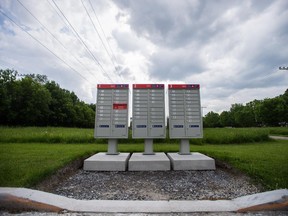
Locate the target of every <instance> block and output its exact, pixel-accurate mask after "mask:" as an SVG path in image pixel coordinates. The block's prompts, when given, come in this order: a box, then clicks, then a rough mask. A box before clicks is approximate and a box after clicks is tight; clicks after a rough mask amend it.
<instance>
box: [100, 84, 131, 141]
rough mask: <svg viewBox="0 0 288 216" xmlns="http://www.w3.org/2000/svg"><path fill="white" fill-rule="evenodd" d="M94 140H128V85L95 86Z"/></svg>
mask: <svg viewBox="0 0 288 216" xmlns="http://www.w3.org/2000/svg"><path fill="white" fill-rule="evenodd" d="M97 89H98V91H97V104H96V115H95V133H94V136H95V138H128V108H129V107H128V105H129V85H128V84H99V85H97Z"/></svg>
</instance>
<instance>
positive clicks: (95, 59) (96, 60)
mask: <svg viewBox="0 0 288 216" xmlns="http://www.w3.org/2000/svg"><path fill="white" fill-rule="evenodd" d="M52 2H53V3H54V5H55V6H56V7H57V9H58V10H59V12H60V13H61V14H62V16H63V17H64V19H65V20H66V21H67V23H68V24H69V26H70V27H71V29H72V30H73V31H74V32H75V34H76V35H77V37H78V38H79V39H80V41H81V43H82V44H83V45H84V47H85V48H86V50H87V51H88V53H89V54H90V55H91V57H92V58H93V59H94V61H95V62H96V63H97V64H98V65H99V67H100V68H101V70H102V71H103V72H104V73H105V74H106V76H107V78H108V79H109V80H110V81H111V82H112V83H113V81H112V79H111V77H110V76H109V74H108V73H107V72H106V71H105V70H104V68H103V66H102V65H101V63H100V62H99V61H98V59H97V58H96V57H95V56H94V54H93V53H92V52H91V50H90V49H89V48H88V46H87V45H86V43H85V42H84V41H83V39H82V38H81V37H80V35H79V34H78V32H77V31H76V30H75V28H74V27H73V25H72V24H71V23H70V22H69V20H68V19H67V17H66V16H65V14H64V13H63V11H62V10H61V9H60V8H59V6H58V5H57V4H56V2H55V1H54V0H52Z"/></svg>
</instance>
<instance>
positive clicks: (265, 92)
mask: <svg viewBox="0 0 288 216" xmlns="http://www.w3.org/2000/svg"><path fill="white" fill-rule="evenodd" d="M21 2H22V3H23V4H24V5H25V6H26V7H27V8H28V9H29V10H30V11H31V12H32V13H33V14H34V15H35V16H36V17H37V18H38V19H39V20H40V21H41V22H42V23H43V25H44V26H45V27H46V28H47V29H49V31H51V32H52V33H53V34H54V36H55V37H56V38H57V40H59V41H61V43H62V44H63V46H64V47H65V48H63V46H62V45H61V44H59V43H58V42H57V40H55V38H53V37H52V36H51V35H50V34H49V33H48V32H47V31H45V29H44V28H43V26H41V25H40V24H39V23H38V22H37V20H35V19H34V18H33V17H32V16H31V15H30V14H29V13H27V11H26V10H25V9H24V8H23V7H22V6H21V5H20V4H19V3H18V2H17V1H9V0H3V1H1V8H2V10H4V12H5V13H6V14H8V15H9V16H10V17H11V18H13V19H14V20H15V21H16V22H17V23H19V24H20V25H21V26H23V27H24V28H25V30H26V31H28V32H29V33H30V34H32V35H33V36H34V37H35V38H36V39H38V40H39V41H41V43H43V44H44V45H45V46H47V47H48V48H49V49H50V50H51V51H53V52H54V53H55V54H56V55H57V56H58V57H59V58H61V59H63V60H64V61H65V62H66V63H67V64H69V65H70V66H71V67H73V68H74V69H75V70H76V71H77V72H78V73H80V74H81V75H82V76H84V77H85V78H86V79H87V80H88V81H87V80H86V79H83V78H82V77H81V75H79V74H77V72H75V71H73V70H71V68H69V67H68V66H67V65H65V63H63V62H62V61H61V60H60V59H58V58H57V57H55V56H54V55H53V54H51V53H50V52H49V51H47V50H46V49H45V48H43V47H42V46H41V45H39V44H38V43H37V42H36V41H35V40H33V39H32V38H31V37H30V36H29V35H27V34H26V33H25V32H23V31H22V30H20V29H19V28H18V27H17V26H15V25H14V24H11V22H10V21H9V20H7V19H6V18H5V17H3V16H2V15H1V14H0V38H1V43H0V56H1V58H0V65H1V66H3V67H4V68H7V67H9V68H15V69H17V70H19V71H20V72H21V73H26V72H27V73H40V74H45V75H48V77H49V78H50V79H53V80H55V81H56V82H58V83H60V85H61V86H63V87H64V88H67V89H69V90H72V91H74V92H75V93H76V94H77V95H78V96H79V97H80V98H82V99H83V100H85V101H87V102H95V86H96V84H97V83H110V82H114V83H117V82H118V83H123V82H125V83H130V84H132V83H141V82H142V83H144V82H148V83H153V82H161V83H165V84H167V83H200V84H201V97H202V104H203V105H204V106H207V108H206V109H205V112H206V111H207V112H208V111H211V110H213V111H221V110H223V109H228V108H229V106H230V104H232V103H237V102H240V103H244V102H248V101H249V100H250V99H261V98H263V97H266V96H267V97H270V96H272V97H273V96H276V95H279V94H282V93H283V92H284V91H285V90H286V88H287V83H288V75H287V72H286V71H279V70H278V67H279V66H287V63H288V62H287V56H288V47H287V44H288V36H287V35H288V23H287V20H288V2H287V1H285V0H276V1H269V0H267V1H266V0H263V1H249V0H244V1H243V0H236V1H228V0H220V1H200V0H183V1H166V0H146V1H134V0H115V1H107V0H99V1H97V3H96V2H94V1H91V3H92V4H93V8H94V10H95V14H96V15H97V18H98V20H97V18H96V16H95V14H94V11H93V9H92V8H91V5H90V4H89V1H88V0H83V3H84V5H85V6H86V8H87V10H88V13H89V14H90V16H91V18H92V20H93V21H94V24H95V27H96V29H97V30H98V33H99V34H100V36H101V39H102V41H101V39H100V38H99V37H98V34H97V32H96V31H95V29H94V27H93V25H92V23H91V21H90V19H89V16H88V14H87V13H86V11H85V8H84V7H83V5H82V2H81V1H77V0H72V1H59V0H55V2H56V3H57V5H58V6H59V8H60V9H61V10H62V12H63V13H64V14H65V16H66V17H67V19H68V20H69V22H70V23H71V24H72V25H73V27H74V28H75V30H76V31H77V33H78V34H79V36H80V37H81V39H82V40H83V41H84V43H85V44H86V45H87V47H88V48H89V50H90V51H91V52H92V53H93V55H94V57H95V58H96V59H97V60H95V59H94V57H93V56H91V53H89V51H87V49H86V48H85V46H84V45H83V44H82V42H81V41H79V39H77V37H76V36H75V32H73V30H72V29H71V27H70V26H69V25H67V23H66V22H67V21H65V20H64V18H63V17H62V18H61V13H60V12H59V11H58V10H57V8H56V7H55V5H54V4H53V2H52V1H51V0H49V1H37V0H31V1H24V0H22V1H21ZM49 3H50V4H49ZM57 12H58V13H57ZM59 15H60V16H59ZM98 21H99V22H98ZM99 23H100V24H101V26H100V25H99ZM101 28H103V30H104V32H105V34H103V32H102V30H101ZM108 43H109V44H108ZM99 63H100V65H101V66H100V65H99Z"/></svg>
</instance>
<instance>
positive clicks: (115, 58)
mask: <svg viewBox="0 0 288 216" xmlns="http://www.w3.org/2000/svg"><path fill="white" fill-rule="evenodd" d="M88 1H89V4H90V6H91V8H92V11H93V13H94V15H95V17H96V20H97V22H98V24H99V26H100V29H101V31H102V33H103V35H104V38H105V40H106V42H107V44H108V47H109V49H110V52H111V53H112V56H113V58H114V61H115V62H116V63H117V59H116V56H115V54H114V52H113V50H112V48H111V46H110V43H109V41H108V40H107V36H106V34H105V32H104V30H103V28H102V25H101V23H100V21H99V19H98V17H97V15H96V12H95V10H94V7H93V5H92V3H91V1H90V0H88Z"/></svg>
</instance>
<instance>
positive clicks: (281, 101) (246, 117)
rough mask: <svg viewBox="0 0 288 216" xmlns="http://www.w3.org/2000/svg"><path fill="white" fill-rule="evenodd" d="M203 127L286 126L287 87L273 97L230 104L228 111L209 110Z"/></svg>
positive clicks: (287, 120)
mask: <svg viewBox="0 0 288 216" xmlns="http://www.w3.org/2000/svg"><path fill="white" fill-rule="evenodd" d="M203 123H204V127H261V126H288V89H287V90H286V91H285V92H284V94H282V95H279V96H277V97H275V98H266V99H264V100H253V101H251V102H249V103H246V104H245V105H243V104H232V105H231V108H230V110H229V111H223V112H222V113H220V114H218V113H215V112H212V111H211V112H209V113H207V114H206V115H205V117H204V119H203Z"/></svg>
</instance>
